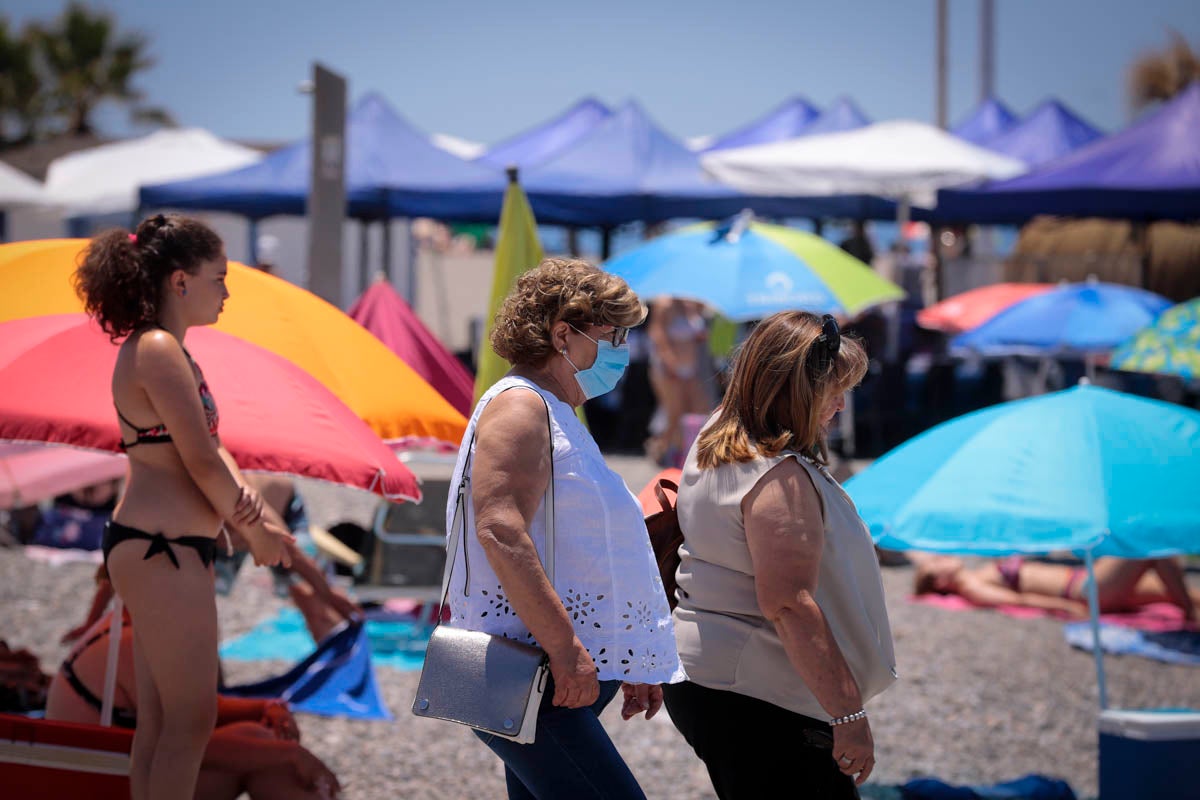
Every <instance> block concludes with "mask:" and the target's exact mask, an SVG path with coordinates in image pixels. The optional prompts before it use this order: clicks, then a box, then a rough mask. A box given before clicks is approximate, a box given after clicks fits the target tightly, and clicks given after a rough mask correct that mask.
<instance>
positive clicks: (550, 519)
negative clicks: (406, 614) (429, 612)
mask: <svg viewBox="0 0 1200 800" xmlns="http://www.w3.org/2000/svg"><path fill="white" fill-rule="evenodd" d="M517 388H529V387H520V386H510V387H508V389H504V390H502V391H501V392H498V393H497V394H502V393H503V392H507V391H509V389H517ZM530 391H534V390H533V389H530ZM535 394H537V396H538V397H539V398H540V399H541V401H542V403H543V404H545V406H546V432H547V434H548V435H549V437H550V481H549V483H547V484H546V493H545V495H544V504H545V508H546V563H544V564H543V565H542V569H544V570H545V571H546V577H547V578H549V579H550V585H551V586H554V565H555V557H554V538H555V537H554V424H553V422H552V418H551V415H550V403H549V401H547V400H546V398H545V397H543V396H542V394H541V392H535ZM492 399H493V400H494V399H495V398H494V397H493V398H492ZM474 447H475V432H474V430H472V431H471V441H470V443H469V444H468V445H467V459H466V461H465V462H464V463H463V471H462V477H461V479H460V480H459V482H458V490H457V492H458V493H457V496H456V498H455V501H454V519H453V520H452V521H451V523H450V530H449V531H448V532H447V537H446V566H445V568H444V570H443V572H442V600H441V604H440V605H439V608H443V607H445V605H446V598H447V597H449V595H450V577H451V575H452V574H453V573H454V561H455V557H456V556H457V554H458V546H459V543H460V542H461V543H462V547H463V567H464V569H465V570H466V573H467V581H468V582H469V581H470V576H471V569H470V565H469V563H467V539H466V534H467V514H466V506H467V494H468V493H469V492H470V490H471V456H472V451H473V449H474ZM468 591H469V587H468V585H467V584H466V583H464V585H463V594H464V596H466V595H467V594H468ZM440 622H441V612H440V611H439V612H438V623H439V624H440Z"/></svg>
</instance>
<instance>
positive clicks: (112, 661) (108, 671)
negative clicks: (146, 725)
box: [100, 592, 125, 728]
mask: <svg viewBox="0 0 1200 800" xmlns="http://www.w3.org/2000/svg"><path fill="white" fill-rule="evenodd" d="M124 617H125V604H124V603H122V602H121V595H119V594H116V593H115V592H114V593H113V600H112V617H111V618H110V619H109V623H108V661H107V663H106V664H105V667H104V697H103V700H102V702H101V703H100V724H101V725H103V726H104V727H105V728H110V727H112V718H113V699H114V698H115V697H116V695H117V667H118V666H119V664H120V661H121V628H122V627H124V623H125V619H124Z"/></svg>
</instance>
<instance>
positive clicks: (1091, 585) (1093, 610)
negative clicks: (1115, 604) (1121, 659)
mask: <svg viewBox="0 0 1200 800" xmlns="http://www.w3.org/2000/svg"><path fill="white" fill-rule="evenodd" d="M1083 558H1084V561H1085V563H1086V564H1087V576H1088V619H1089V621H1090V622H1091V625H1092V657H1093V658H1095V660H1096V685H1097V687H1098V688H1099V691H1100V710H1101V711H1104V710H1105V709H1106V708H1108V684H1107V682H1106V681H1105V679H1104V651H1103V650H1102V649H1101V648H1100V590H1099V589H1097V588H1096V567H1095V562H1094V560H1093V559H1092V550H1091V548H1088V549H1087V550H1085V551H1084V555H1083Z"/></svg>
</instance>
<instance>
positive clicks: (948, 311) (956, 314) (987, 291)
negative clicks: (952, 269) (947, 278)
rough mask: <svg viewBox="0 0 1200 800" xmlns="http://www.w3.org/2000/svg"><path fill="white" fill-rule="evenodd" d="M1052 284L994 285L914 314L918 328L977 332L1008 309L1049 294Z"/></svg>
mask: <svg viewBox="0 0 1200 800" xmlns="http://www.w3.org/2000/svg"><path fill="white" fill-rule="evenodd" d="M1053 288H1054V284H1052V283H993V284H991V285H990V286H980V287H979V288H978V289H971V290H970V291H967V292H963V293H961V294H956V295H954V296H952V297H947V298H946V299H945V300H943V301H941V302H940V303H934V304H933V305H931V306H930V307H929V308H925V309H922V310H921V311H918V312H917V324H918V325H920V326H921V327H922V328H930V329H931V330H935V331H942V332H943V333H950V334H955V333H962V332H963V331H969V330H973V329H975V328H978V327H979V326H980V325H982V324H983V323H985V322H987V321H988V320H989V319H991V318H992V317H994V316H996V315H997V314H999V313H1000V312H1001V311H1004V310H1005V309H1007V308H1008V307H1009V306H1012V305H1016V304H1017V303H1019V302H1021V301H1022V300H1025V299H1028V298H1030V297H1033V296H1034V295H1038V294H1042V293H1044V292H1048V291H1050V290H1051V289H1053Z"/></svg>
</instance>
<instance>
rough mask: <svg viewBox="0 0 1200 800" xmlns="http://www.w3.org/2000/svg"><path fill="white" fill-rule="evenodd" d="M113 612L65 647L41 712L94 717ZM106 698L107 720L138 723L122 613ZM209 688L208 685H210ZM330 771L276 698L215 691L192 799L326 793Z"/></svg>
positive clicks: (257, 799)
mask: <svg viewBox="0 0 1200 800" xmlns="http://www.w3.org/2000/svg"><path fill="white" fill-rule="evenodd" d="M111 620H112V613H111V612H108V613H105V614H103V615H102V616H101V617H100V619H99V620H97V621H96V623H95V624H94V625H92V626H91V628H89V629H88V631H87V632H86V633H85V634H84V635H83V636H82V637H81V640H80V642H79V643H78V644H77V645H76V646H75V647H74V648H72V650H71V652H70V653H69V654H68V656H67V658H66V659H65V660H64V661H63V664H62V666H60V667H59V670H58V672H57V674H55V676H54V679H53V681H52V682H51V684H50V693H49V696H48V698H47V701H46V719H51V720H61V721H65V722H80V723H85V724H90V725H98V724H99V723H100V706H101V699H100V697H101V693H102V692H103V687H104V674H105V665H106V662H107V657H108V646H109V630H110V622H111ZM118 663H119V665H118V669H117V684H116V693H115V696H114V701H113V706H114V710H113V724H114V725H116V726H118V727H125V728H134V727H136V725H137V717H138V714H139V709H138V707H137V688H136V686H137V684H136V678H135V672H134V652H133V625H132V623H131V620H130V618H129V616H128V613H126V615H125V618H124V623H123V627H122V629H121V653H120V660H119V662H118ZM215 690H216V688H215V687H214V692H215ZM339 791H340V786H339V784H338V780H337V776H335V775H334V774H333V772H332V771H331V770H330V769H329V767H327V766H326V765H325V764H324V763H323V762H322V761H321V759H319V758H317V756H315V755H313V754H312V752H310V751H309V750H307V749H306V748H304V747H303V746H301V744H300V728H299V727H298V726H297V724H296V720H295V718H294V717H293V716H292V713H291V711H290V710H289V709H288V707H287V704H286V703H284V702H282V701H280V700H251V699H244V698H236V697H226V696H221V695H218V698H217V724H216V729H215V730H214V731H213V734H212V737H211V738H210V739H209V743H208V747H207V748H206V749H205V751H204V757H203V760H202V761H201V764H200V777H199V781H198V782H197V784H196V794H195V798H196V800H234V799H235V798H237V797H240V796H241V795H242V794H243V793H246V794H249V796H250V798H251V800H276V798H278V800H284V799H285V798H299V799H300V800H318V799H320V800H330V799H331V798H333V797H336V796H337V793H338V792H339Z"/></svg>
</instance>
